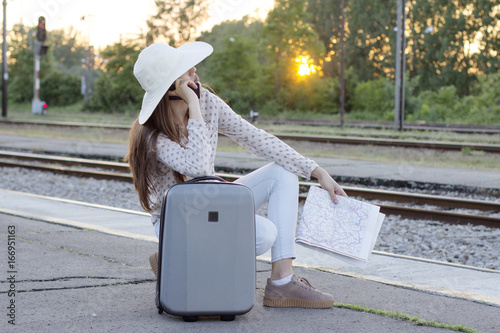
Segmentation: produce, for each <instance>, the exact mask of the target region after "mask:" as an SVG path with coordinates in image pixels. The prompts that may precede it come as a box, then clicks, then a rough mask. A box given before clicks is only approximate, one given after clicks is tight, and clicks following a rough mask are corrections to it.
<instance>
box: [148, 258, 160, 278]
mask: <svg viewBox="0 0 500 333" xmlns="http://www.w3.org/2000/svg"><path fill="white" fill-rule="evenodd" d="M149 264H150V265H151V269H152V270H153V273H155V276H156V278H158V254H157V253H156V252H155V253H153V254H152V255H150V256H149Z"/></svg>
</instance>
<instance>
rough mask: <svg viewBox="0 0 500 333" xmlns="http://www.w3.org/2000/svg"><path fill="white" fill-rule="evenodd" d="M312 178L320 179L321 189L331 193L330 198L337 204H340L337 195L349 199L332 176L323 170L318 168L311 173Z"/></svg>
mask: <svg viewBox="0 0 500 333" xmlns="http://www.w3.org/2000/svg"><path fill="white" fill-rule="evenodd" d="M311 176H313V177H314V178H317V179H318V182H319V184H320V185H321V187H322V188H323V189H324V190H326V191H328V193H330V197H331V198H332V201H333V202H334V203H335V204H338V203H339V200H338V199H337V195H341V196H343V197H347V194H346V193H345V192H344V189H343V188H342V187H341V186H340V185H339V184H338V183H337V182H336V181H335V180H334V179H333V178H332V176H330V174H329V173H328V172H327V171H326V170H325V169H323V168H321V167H317V168H316V169H314V170H313V172H312V173H311Z"/></svg>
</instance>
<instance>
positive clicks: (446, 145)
mask: <svg viewBox="0 0 500 333" xmlns="http://www.w3.org/2000/svg"><path fill="white" fill-rule="evenodd" d="M1 123H6V124H13V125H40V126H41V125H43V126H57V127H69V128H79V127H87V128H102V129H114V130H127V131H128V130H129V129H130V126H129V125H105V124H92V123H78V122H38V121H37V122H33V121H6V120H3V121H1V122H0V124H1ZM491 130H492V131H493V129H491ZM273 134H274V135H276V136H277V137H278V138H280V139H282V140H294V141H308V142H317V143H331V144H344V145H372V146H389V147H401V148H419V149H435V150H444V151H462V150H477V151H484V152H489V153H500V144H482V143H463V142H442V141H431V140H402V139H392V138H376V137H355V136H327V135H298V134H286V133H273ZM491 134H500V129H499V130H498V132H492V133H491Z"/></svg>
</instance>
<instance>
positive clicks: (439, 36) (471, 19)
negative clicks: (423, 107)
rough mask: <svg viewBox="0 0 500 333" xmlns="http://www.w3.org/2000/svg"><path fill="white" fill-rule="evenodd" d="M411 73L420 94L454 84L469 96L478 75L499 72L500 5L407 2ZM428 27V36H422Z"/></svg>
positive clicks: (455, 0)
mask: <svg viewBox="0 0 500 333" xmlns="http://www.w3.org/2000/svg"><path fill="white" fill-rule="evenodd" d="M408 6H409V10H408V13H409V21H410V24H409V27H410V30H411V35H412V37H411V38H410V41H411V42H413V43H414V45H413V46H412V54H411V56H412V65H413V66H412V71H414V74H413V75H414V76H418V77H419V83H420V84H419V86H420V87H421V89H422V87H425V89H434V90H436V89H437V88H438V87H443V86H448V85H454V86H456V87H457V94H458V95H459V96H464V95H468V94H469V93H470V88H471V87H472V85H473V83H474V82H475V81H476V80H477V75H479V74H483V73H484V74H489V73H496V72H498V71H499V69H500V63H499V61H498V50H499V49H500V40H499V37H498V36H499V34H498V29H499V25H498V22H499V21H500V20H499V19H500V6H498V4H496V3H495V1H490V0H471V1H459V0H453V1H449V0H436V1H432V2H427V1H416V0H412V1H409V4H408ZM427 27H432V28H433V29H432V32H431V33H429V34H424V31H425V29H426V28H427Z"/></svg>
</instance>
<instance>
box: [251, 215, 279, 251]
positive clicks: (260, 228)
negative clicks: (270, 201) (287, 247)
mask: <svg viewBox="0 0 500 333" xmlns="http://www.w3.org/2000/svg"><path fill="white" fill-rule="evenodd" d="M277 235H278V230H277V229H276V226H275V225H274V223H272V222H271V221H270V220H268V219H266V218H264V217H262V216H258V215H257V216H255V252H256V255H258V256H259V255H262V254H264V253H266V252H267V251H268V250H269V249H270V248H271V247H272V246H273V244H274V241H275V240H276V236H277Z"/></svg>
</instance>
